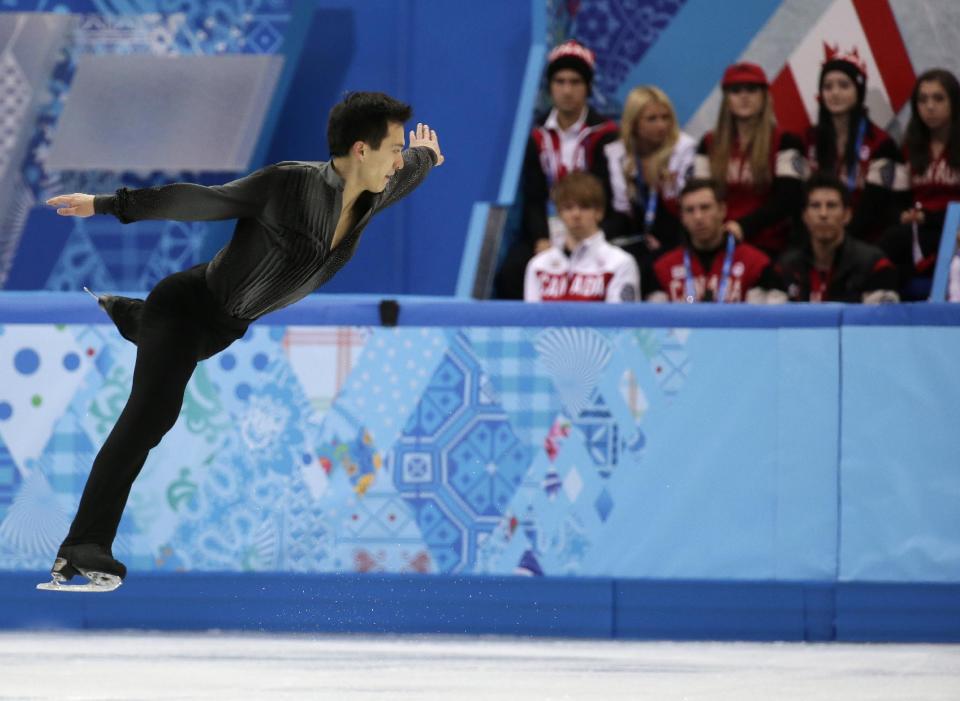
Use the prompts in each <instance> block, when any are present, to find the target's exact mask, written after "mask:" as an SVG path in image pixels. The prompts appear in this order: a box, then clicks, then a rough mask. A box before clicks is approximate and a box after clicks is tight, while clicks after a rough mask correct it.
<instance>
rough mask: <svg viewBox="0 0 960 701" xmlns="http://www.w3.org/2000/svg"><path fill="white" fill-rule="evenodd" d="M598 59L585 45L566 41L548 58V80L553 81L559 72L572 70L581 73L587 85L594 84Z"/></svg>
mask: <svg viewBox="0 0 960 701" xmlns="http://www.w3.org/2000/svg"><path fill="white" fill-rule="evenodd" d="M595 65H596V59H595V57H594V55H593V52H592V51H591V50H590V49H588V48H587V47H586V46H584V45H583V44H581V43H579V42H577V41H574V40H573V39H571V40H570V41H566V42H564V43H563V44H560V45H559V46H557V47H555V48H554V49H553V51H551V52H550V55H549V56H548V57H547V80H548V81H550V80H553V75H554V74H555V73H556V72H557V71H562V70H571V71H576V72H577V73H579V74H580V75H581V76H582V77H583V79H584V81H585V82H586V83H587V85H590V84H591V83H592V82H593V69H594V66H595Z"/></svg>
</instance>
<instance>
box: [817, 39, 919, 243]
mask: <svg viewBox="0 0 960 701" xmlns="http://www.w3.org/2000/svg"><path fill="white" fill-rule="evenodd" d="M825 51H826V60H825V61H824V63H823V66H822V67H821V69H820V84H819V93H818V95H819V98H818V99H819V101H820V113H819V116H818V117H817V123H816V125H814V126H812V127H810V129H809V130H808V131H807V135H806V150H807V161H808V162H809V164H810V170H811V172H814V171H822V172H825V173H832V174H833V175H835V176H837V177H838V178H840V180H841V181H842V182H843V183H844V184H845V185H846V186H847V189H848V190H849V191H850V195H851V202H852V206H853V220H852V221H851V222H850V226H849V233H850V234H851V235H852V236H855V237H856V238H859V239H863V240H865V241H868V242H870V243H876V242H877V241H878V240H879V238H880V236H881V234H882V233H883V231H884V230H885V229H886V228H887V227H889V226H890V225H892V224H894V223H895V221H896V219H895V217H896V214H897V212H899V210H900V208H901V207H902V206H903V204H904V202H905V200H904V198H905V197H906V196H907V193H906V188H907V183H906V171H905V170H904V168H903V158H902V157H901V155H900V152H899V151H898V150H897V146H896V144H895V143H894V142H893V139H891V138H890V136H889V135H888V134H887V132H885V131H884V130H883V129H881V128H880V127H878V126H877V125H876V124H874V123H873V122H872V121H870V118H869V116H868V115H867V108H866V106H865V105H864V100H865V99H866V95H867V67H866V64H865V63H864V62H863V60H862V59H861V58H860V56H859V55H858V53H857V50H856V49H854V50H853V51H851V52H849V53H843V52H841V51H839V50H838V49H837V48H836V47H832V48H831V47H829V46H826V47H825ZM898 198H899V200H901V201H900V202H898Z"/></svg>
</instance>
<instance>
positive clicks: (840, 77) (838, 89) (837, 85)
mask: <svg viewBox="0 0 960 701" xmlns="http://www.w3.org/2000/svg"><path fill="white" fill-rule="evenodd" d="M820 99H821V100H823V104H824V106H825V107H826V108H827V111H828V112H829V113H830V114H846V113H847V112H849V111H850V110H852V109H853V108H854V107H856V105H857V85H856V83H854V82H853V81H852V80H851V79H850V76H848V75H847V74H846V73H844V72H843V71H830V72H829V73H827V74H826V75H825V76H823V84H822V85H821V86H820Z"/></svg>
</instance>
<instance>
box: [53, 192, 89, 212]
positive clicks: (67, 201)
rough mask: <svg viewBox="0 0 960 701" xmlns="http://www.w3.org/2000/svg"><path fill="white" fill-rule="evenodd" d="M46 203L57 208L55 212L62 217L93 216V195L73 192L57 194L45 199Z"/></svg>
mask: <svg viewBox="0 0 960 701" xmlns="http://www.w3.org/2000/svg"><path fill="white" fill-rule="evenodd" d="M47 204H48V205H50V206H51V207H56V208H57V214H59V215H60V216H62V217H90V216H93V214H94V211H93V195H84V194H83V193H80V192H75V193H73V194H72V195H57V196H56V197H51V198H50V199H49V200H47Z"/></svg>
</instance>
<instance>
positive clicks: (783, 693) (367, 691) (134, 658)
mask: <svg viewBox="0 0 960 701" xmlns="http://www.w3.org/2000/svg"><path fill="white" fill-rule="evenodd" d="M0 699H3V700H4V701H6V700H8V699H17V700H18V701H24V700H28V699H58V700H62V701H68V700H79V699H84V700H88V699H89V700H92V699H98V700H99V699H124V700H125V701H131V700H136V699H144V700H151V701H152V700H155V699H191V700H192V701H206V700H213V699H216V700H217V701H221V700H227V699H229V700H231V701H240V700H245V699H270V700H271V701H280V700H285V699H330V700H331V701H360V700H368V699H370V700H372V699H376V700H377V701H387V700H389V701H395V700H400V699H417V700H418V701H434V700H436V701H439V700H440V699H443V700H444V701H480V700H483V701H487V700H490V699H496V700H498V701H500V700H503V701H513V700H514V699H523V700H524V701H528V700H538V701H539V700H542V701H548V700H560V699H571V700H573V699H576V700H577V701H581V700H584V701H593V700H596V701H601V700H602V701H609V700H612V699H617V700H619V699H624V700H626V699H630V700H631V701H635V700H644V699H650V700H654V699H655V700H657V701H745V700H747V699H750V700H753V699H757V700H761V701H794V700H798V701H799V700H800V699H803V700H804V701H827V700H829V701H894V700H896V701H957V700H958V699H960V646H957V645H952V646H948V645H842V644H816V645H811V644H792V643H789V644H787V643H783V644H780V643H773V644H764V643H672V642H662V643H651V642H614V641H567V640H564V641H558V640H531V639H513V638H460V637H456V638H453V637H450V638H445V637H388V636H382V637H359V636H337V637H317V636H295V635H268V634H224V633H206V634H167V633H142V632H135V633H134V632H130V633H82V632H64V633H53V632H50V633H47V632H43V633H38V632H17V631H6V632H2V633H0Z"/></svg>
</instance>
